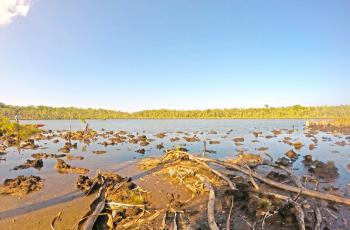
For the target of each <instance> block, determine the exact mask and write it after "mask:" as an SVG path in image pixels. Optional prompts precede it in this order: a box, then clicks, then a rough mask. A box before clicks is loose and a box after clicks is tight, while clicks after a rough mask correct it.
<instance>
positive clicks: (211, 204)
mask: <svg viewBox="0 0 350 230" xmlns="http://www.w3.org/2000/svg"><path fill="white" fill-rule="evenodd" d="M197 177H198V178H199V179H200V180H201V181H202V183H203V184H204V185H205V186H206V187H207V188H208V189H209V200H208V223H209V228H210V229H211V230H219V227H218V225H217V224H216V221H215V191H214V188H213V186H212V185H211V184H210V183H209V182H208V181H207V180H206V179H205V178H204V177H203V176H200V175H197Z"/></svg>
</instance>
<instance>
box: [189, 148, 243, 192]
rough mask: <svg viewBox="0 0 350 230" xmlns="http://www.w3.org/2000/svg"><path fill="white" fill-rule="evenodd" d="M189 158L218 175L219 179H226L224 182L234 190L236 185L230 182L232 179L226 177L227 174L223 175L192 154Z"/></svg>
mask: <svg viewBox="0 0 350 230" xmlns="http://www.w3.org/2000/svg"><path fill="white" fill-rule="evenodd" d="M189 159H190V160H192V161H195V162H196V163H198V164H200V165H202V166H203V167H204V168H207V169H208V170H209V171H211V172H212V173H214V174H215V175H217V176H218V177H220V178H221V179H223V180H224V181H226V183H227V184H228V185H229V187H230V188H231V189H232V190H236V185H235V184H233V183H232V181H231V180H230V178H228V177H227V176H225V175H224V174H222V173H221V172H219V171H217V170H215V169H213V168H211V167H209V166H208V165H207V164H206V163H205V162H203V161H200V160H198V159H197V157H194V156H192V155H189Z"/></svg>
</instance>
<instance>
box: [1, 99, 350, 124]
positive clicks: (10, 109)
mask: <svg viewBox="0 0 350 230" xmlns="http://www.w3.org/2000/svg"><path fill="white" fill-rule="evenodd" d="M17 113H19V114H20V116H21V119H27V120H39V119H43V120H51V119H67V120H68V119H84V120H85V119H166V118H168V119H186V118H188V119H201V118H210V119H220V118H221V119H239V118H251V119H259V118H266V119H285V118H306V119H312V118H342V117H350V105H340V106H315V107H306V106H301V105H295V106H289V107H276V108H274V107H268V106H265V107H264V108H249V109H239V108H232V109H207V110H169V109H157V110H143V111H139V112H133V113H128V112H121V111H115V110H106V109H91V108H89V109H83V108H74V107H49V106H12V105H5V104H4V103H0V118H4V117H7V118H10V119H13V118H14V117H15V115H16V114H17Z"/></svg>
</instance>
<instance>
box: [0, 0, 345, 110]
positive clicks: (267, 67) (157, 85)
mask: <svg viewBox="0 0 350 230" xmlns="http://www.w3.org/2000/svg"><path fill="white" fill-rule="evenodd" d="M349 10H350V1H348V0H332V1H329V0H307V1H305V0H293V1H292V0H291V1H281V0H255V1H254V0H230V1H225V0H220V1H217V0H212V1H208V0H127V1H126V0H124V1H119V0H104V1H92V0H74V1H72V0H0V86H1V87H0V102H3V103H6V104H12V105H50V106H76V107H84V108H85V107H90V108H107V109H115V110H122V111H138V110H143V109H158V108H169V109H208V108H233V107H242V108H247V107H263V106H264V105H265V104H268V105H270V106H289V105H295V104H301V105H307V106H314V105H339V104H350V90H349V89H350V13H349Z"/></svg>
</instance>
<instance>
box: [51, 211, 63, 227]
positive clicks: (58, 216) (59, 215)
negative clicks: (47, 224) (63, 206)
mask: <svg viewBox="0 0 350 230" xmlns="http://www.w3.org/2000/svg"><path fill="white" fill-rule="evenodd" d="M61 215H62V212H59V213H58V214H57V215H56V216H55V217H54V218H53V219H52V221H51V229H52V230H55V223H56V221H57V220H61Z"/></svg>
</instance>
